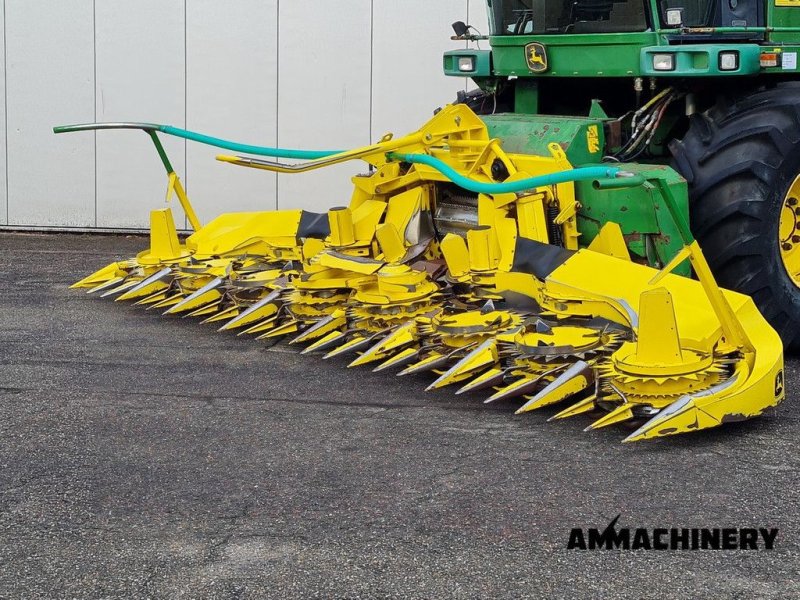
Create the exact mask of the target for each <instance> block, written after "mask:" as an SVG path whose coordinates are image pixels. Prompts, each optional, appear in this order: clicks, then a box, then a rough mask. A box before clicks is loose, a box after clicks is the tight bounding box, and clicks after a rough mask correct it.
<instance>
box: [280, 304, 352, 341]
mask: <svg viewBox="0 0 800 600" xmlns="http://www.w3.org/2000/svg"><path fill="white" fill-rule="evenodd" d="M345 325H347V317H346V316H345V312H344V311H343V310H335V311H334V312H333V313H332V314H330V315H328V316H327V317H324V318H322V319H320V320H319V321H317V322H316V323H314V324H313V325H312V326H311V327H309V328H308V329H306V330H305V331H304V332H303V333H301V334H300V335H298V336H297V337H295V338H293V339H292V340H290V341H289V343H290V344H302V343H304V342H309V341H312V340H316V339H319V338H320V337H323V336H327V335H328V334H329V333H330V332H332V331H335V330H340V329H342V328H344V326H345Z"/></svg>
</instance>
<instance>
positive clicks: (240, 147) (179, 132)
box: [53, 122, 343, 160]
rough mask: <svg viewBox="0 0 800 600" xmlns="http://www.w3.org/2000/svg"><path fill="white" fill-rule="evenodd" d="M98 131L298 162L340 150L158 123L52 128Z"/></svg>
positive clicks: (90, 124)
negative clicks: (258, 141)
mask: <svg viewBox="0 0 800 600" xmlns="http://www.w3.org/2000/svg"><path fill="white" fill-rule="evenodd" d="M100 129H141V130H142V131H145V132H147V133H149V134H151V136H152V133H153V132H154V131H160V132H161V133H166V134H167V135H172V136H175V137H179V138H183V139H185V140H191V141H193V142H200V143H201V144H206V145H208V146H215V147H217V148H223V149H225V150H232V151H233V152H243V153H245V154H255V155H256V156H274V157H276V158H295V159H300V160H315V159H318V158H325V157H327V156H331V155H332V154H339V153H340V152H343V151H342V150H294V149H291V148H272V147H269V146H253V145H251V144H240V143H238V142H232V141H230V140H223V139H221V138H216V137H212V136H210V135H205V134H202V133H197V132H196V131H189V130H188V129H181V128H180V127H173V126H172V125H159V124H158V123H127V122H126V123H83V124H80V125H61V126H59V127H53V131H54V132H55V133H70V132H73V131H96V130H100Z"/></svg>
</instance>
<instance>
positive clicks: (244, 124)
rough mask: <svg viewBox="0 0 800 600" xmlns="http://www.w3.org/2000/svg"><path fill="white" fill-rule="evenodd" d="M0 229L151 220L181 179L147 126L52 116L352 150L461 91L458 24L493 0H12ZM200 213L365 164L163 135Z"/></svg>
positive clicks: (335, 177) (481, 15)
mask: <svg viewBox="0 0 800 600" xmlns="http://www.w3.org/2000/svg"><path fill="white" fill-rule="evenodd" d="M0 5H2V9H3V10H2V17H3V26H2V31H0V35H2V44H0V52H2V56H0V65H2V67H3V76H2V77H0V86H2V89H0V128H2V129H0V226H4V225H5V226H16V227H64V228H93V227H99V228H143V227H147V216H148V210H149V209H150V208H151V207H155V206H159V205H161V204H162V203H163V197H164V191H165V178H164V175H163V170H162V169H161V166H160V163H159V162H158V157H157V156H156V154H155V152H154V151H153V149H152V147H151V145H150V141H149V140H148V138H147V137H146V136H145V135H144V134H142V133H140V132H132V131H106V132H100V133H97V134H95V133H92V132H87V133H74V134H68V135H59V136H55V135H54V134H53V133H52V127H53V126H54V125H59V124H66V123H81V122H89V121H117V120H125V121H150V122H157V123H167V124H171V125H175V126H178V127H185V128H188V129H193V130H198V131H201V132H205V133H210V134H211V135H217V136H219V137H226V138H230V139H235V140H237V141H244V142H250V143H255V144H261V145H279V146H288V147H300V148H322V149H329V148H348V147H352V146H359V145H363V144H367V143H368V142H370V141H373V140H375V139H378V138H379V137H380V136H381V135H383V134H384V133H386V132H387V131H394V132H397V133H405V132H407V131H408V130H411V129H416V128H417V127H418V126H419V125H420V124H422V123H423V122H424V121H425V120H426V119H427V118H428V117H429V116H430V115H431V113H432V110H433V109H434V108H435V107H437V106H440V105H442V104H443V103H445V102H448V101H450V100H451V99H452V98H454V97H455V94H456V91H457V90H458V89H463V87H464V81H462V80H458V79H453V78H446V77H444V76H443V75H442V72H441V54H442V52H443V51H444V50H448V49H453V48H456V47H457V44H458V43H457V42H452V41H450V40H449V36H450V35H451V30H450V23H451V22H453V21H456V20H466V21H469V22H471V23H472V24H473V25H475V26H476V27H477V28H478V29H480V30H482V31H485V29H486V9H485V0H436V1H435V2H431V1H430V0H401V1H394V2H391V1H389V0H230V1H228V2H219V1H218V0H217V1H215V0H59V1H58V2H54V1H52V0H49V1H47V0H0ZM165 142H166V147H167V150H168V153H169V155H170V158H171V159H172V161H173V164H174V166H175V167H176V170H177V171H178V172H179V174H180V175H181V176H182V179H183V181H184V183H185V184H186V187H187V189H188V191H189V194H190V196H191V198H192V201H193V202H194V204H195V206H196V208H197V210H198V213H199V216H200V217H201V219H203V220H207V219H209V218H211V217H213V216H214V215H216V214H218V213H220V212H223V211H234V210H263V209H272V208H276V207H281V208H285V207H303V208H311V209H316V210H323V209H325V208H327V207H330V206H334V205H339V204H343V203H346V202H347V200H348V199H349V195H350V183H349V177H350V176H351V175H352V174H354V173H355V172H356V171H358V170H359V169H361V168H362V165H360V164H356V163H352V164H348V165H343V166H340V167H335V168H331V169H327V170H325V171H319V172H315V173H309V174H305V175H295V176H285V175H284V176H280V177H276V176H275V175H273V174H270V173H266V172H262V171H252V170H246V169H241V168H238V167H233V166H230V165H224V164H221V163H218V162H216V161H215V160H214V155H215V154H216V152H215V150H214V149H213V148H208V147H204V146H200V145H197V144H191V143H190V144H186V143H185V142H184V141H182V140H178V139H175V138H171V139H165Z"/></svg>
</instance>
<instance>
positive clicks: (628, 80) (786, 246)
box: [444, 0, 800, 349]
mask: <svg viewBox="0 0 800 600" xmlns="http://www.w3.org/2000/svg"><path fill="white" fill-rule="evenodd" d="M487 5H488V13H489V24H490V30H489V32H488V35H480V34H478V32H476V31H475V30H474V29H473V28H471V27H469V26H468V25H463V24H458V26H457V27H456V28H455V29H456V33H457V35H456V36H455V38H454V39H458V40H464V39H466V40H478V41H480V40H488V42H489V46H490V47H489V48H487V47H486V45H485V44H484V46H483V47H482V48H465V49H459V50H453V51H449V52H446V53H445V55H444V71H445V73H446V74H447V75H451V76H460V77H464V76H466V77H470V78H472V79H473V81H474V82H475V83H476V84H477V86H478V88H479V89H477V90H475V91H474V92H470V93H468V94H462V95H461V96H460V98H459V101H461V102H465V103H467V104H468V105H469V106H470V107H472V108H473V110H475V111H476V112H477V113H479V114H481V115H482V118H483V119H484V121H485V122H486V124H487V127H488V128H489V131H490V135H493V136H497V137H499V138H501V139H503V141H504V145H505V147H506V148H507V149H508V150H510V151H514V152H526V153H542V152H543V151H544V150H545V149H546V146H547V144H549V143H553V142H555V143H559V144H561V145H562V147H563V148H564V150H565V152H566V154H567V156H568V158H569V159H570V161H571V162H572V163H573V164H577V165H587V164H596V163H604V164H609V163H612V162H613V163H632V162H635V163H636V164H635V165H629V166H625V168H626V169H628V170H631V171H637V170H639V169H647V168H662V169H663V170H662V171H661V176H662V179H664V180H665V181H669V182H670V185H672V186H673V188H674V189H675V190H676V196H677V197H679V198H683V199H686V200H688V202H686V203H685V204H684V205H682V207H681V209H682V210H683V211H685V213H684V216H685V218H686V219H687V220H688V221H689V223H690V226H691V230H692V232H693V234H694V235H695V236H696V237H697V238H698V240H699V241H700V243H701V245H702V247H703V249H704V251H705V253H706V256H707V257H708V260H709V263H710V265H711V268H712V271H713V272H714V274H715V275H716V277H717V279H718V280H719V281H720V283H721V284H722V285H723V286H724V287H727V288H730V289H734V290H738V291H741V292H744V293H746V294H748V295H750V296H752V297H753V299H754V300H755V302H756V304H757V305H758V308H759V309H760V310H761V312H762V313H763V314H764V316H765V317H766V318H767V320H768V321H770V323H771V324H772V325H773V326H774V327H775V328H776V329H777V330H778V332H779V334H780V335H781V337H782V339H783V341H784V343H785V345H786V346H787V347H788V348H792V349H797V348H800V249H798V246H800V215H798V212H799V210H798V206H799V205H798V202H799V201H800V178H799V177H798V176H800V117H799V116H798V115H800V82H798V79H800V71H798V63H797V55H798V51H800V3H798V2H796V1H794V0H770V1H765V0H626V1H623V2H609V1H607V0H564V1H563V2H550V1H543V0H488V2H487ZM644 165H648V166H649V167H646V166H644ZM668 167H670V169H668V170H667V168H668ZM678 175H679V176H680V177H677V176H678ZM673 176H675V177H677V179H671V177H673ZM684 180H685V182H686V183H684ZM684 185H686V186H687V189H686V190H683V189H680V190H679V191H677V188H683V186H684ZM576 193H577V196H578V199H579V203H580V205H581V207H580V208H579V210H578V216H577V219H578V230H579V233H580V236H581V237H580V239H581V243H583V244H589V243H591V241H592V239H593V238H594V236H595V235H597V232H598V231H599V229H600V227H601V226H602V223H603V222H604V221H605V220H606V219H609V220H612V221H615V222H617V223H619V225H620V226H621V227H622V231H623V235H624V236H625V239H626V243H627V245H628V248H629V250H630V252H631V254H632V256H633V257H634V259H635V260H642V261H644V262H646V263H647V264H650V265H653V266H656V267H658V266H660V265H661V264H663V263H664V261H665V260H668V257H669V256H671V255H673V254H674V252H675V251H676V248H675V247H674V246H670V242H672V243H674V241H675V240H676V237H675V236H674V235H673V232H671V231H669V230H668V226H666V227H665V224H663V223H660V224H659V223H656V222H654V221H653V218H652V215H651V214H650V210H651V209H652V208H653V206H654V205H656V204H658V202H659V200H658V199H657V198H655V197H653V196H651V197H649V198H644V197H634V196H636V195H637V193H638V192H631V191H630V190H626V191H624V192H621V191H617V192H613V193H601V192H599V191H598V190H596V189H591V188H590V187H589V186H587V185H578V189H577V191H576ZM645 213H647V214H645ZM656 220H658V217H657V216H656Z"/></svg>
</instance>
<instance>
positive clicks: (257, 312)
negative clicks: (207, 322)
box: [218, 289, 283, 331]
mask: <svg viewBox="0 0 800 600" xmlns="http://www.w3.org/2000/svg"><path fill="white" fill-rule="evenodd" d="M281 292H283V290H281V289H277V290H273V291H271V292H270V293H269V294H267V295H266V296H264V297H263V298H261V299H260V300H258V301H257V302H255V303H253V304H252V305H251V306H250V307H248V308H247V309H246V310H243V311H242V312H241V313H239V315H238V316H236V317H234V318H233V319H231V320H230V321H228V322H227V323H225V325H223V326H222V327H220V328H219V329H218V331H229V330H231V329H236V328H237V327H244V326H245V325H251V324H253V323H255V322H257V321H261V320H263V319H266V318H268V317H270V316H272V315H274V314H275V313H276V312H277V307H276V306H275V305H274V302H275V301H276V300H278V299H279V298H280V295H281Z"/></svg>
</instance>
